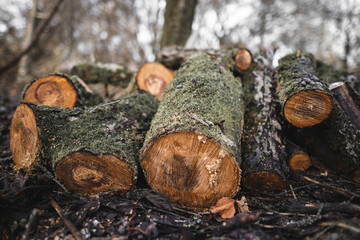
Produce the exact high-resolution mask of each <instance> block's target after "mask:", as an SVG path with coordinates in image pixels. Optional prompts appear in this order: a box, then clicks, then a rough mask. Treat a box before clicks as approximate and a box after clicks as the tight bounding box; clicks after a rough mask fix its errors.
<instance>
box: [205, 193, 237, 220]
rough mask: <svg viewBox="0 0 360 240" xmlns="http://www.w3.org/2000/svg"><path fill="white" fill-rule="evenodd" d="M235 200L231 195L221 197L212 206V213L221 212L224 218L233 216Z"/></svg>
mask: <svg viewBox="0 0 360 240" xmlns="http://www.w3.org/2000/svg"><path fill="white" fill-rule="evenodd" d="M234 202H235V200H234V199H232V198H229V197H223V198H220V199H219V201H218V202H217V203H216V205H215V206H213V207H211V212H212V213H219V214H220V216H221V217H222V218H232V217H233V216H234V215H235V207H234Z"/></svg>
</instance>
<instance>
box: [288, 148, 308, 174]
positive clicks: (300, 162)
mask: <svg viewBox="0 0 360 240" xmlns="http://www.w3.org/2000/svg"><path fill="white" fill-rule="evenodd" d="M286 151H287V153H288V156H289V160H288V165H289V167H290V169H291V170H292V171H305V170H307V169H308V168H309V167H310V166H311V165H312V163H311V158H310V156H309V155H308V154H307V153H306V152H305V151H304V150H302V149H301V148H300V147H297V146H294V145H292V144H287V145H286Z"/></svg>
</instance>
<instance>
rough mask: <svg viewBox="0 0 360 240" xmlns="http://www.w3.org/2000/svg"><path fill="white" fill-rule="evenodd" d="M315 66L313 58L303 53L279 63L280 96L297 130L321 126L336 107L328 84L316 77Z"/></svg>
mask: <svg viewBox="0 0 360 240" xmlns="http://www.w3.org/2000/svg"><path fill="white" fill-rule="evenodd" d="M315 67H316V66H315V60H314V58H313V56H312V55H311V54H306V53H305V54H304V53H301V52H300V51H298V52H297V53H294V54H289V55H287V56H285V57H283V58H281V59H280V61H279V66H278V68H277V71H278V95H279V101H280V104H281V107H282V113H283V115H284V117H285V118H286V120H287V121H288V122H289V123H291V124H292V125H294V126H296V127H300V128H302V127H309V126H313V125H316V124H318V123H321V122H322V121H324V120H325V119H326V118H327V117H328V116H329V115H330V113H331V111H332V108H333V100H332V97H331V94H330V93H329V90H328V85H327V84H326V83H325V82H324V81H322V79H319V78H318V77H317V76H316V73H315Z"/></svg>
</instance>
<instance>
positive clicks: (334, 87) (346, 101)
mask: <svg viewBox="0 0 360 240" xmlns="http://www.w3.org/2000/svg"><path fill="white" fill-rule="evenodd" d="M346 85H347V84H345V83H344V82H335V83H332V84H330V86H329V89H330V91H331V92H332V93H333V96H334V98H335V100H336V102H337V103H338V104H339V106H340V107H341V109H342V110H343V111H344V112H345V113H346V114H347V115H348V117H349V119H350V121H351V122H352V123H353V124H354V126H355V127H356V128H357V129H358V130H360V109H359V106H360V103H359V102H360V101H359V97H358V96H357V95H356V94H355V93H354V92H353V91H352V89H351V88H348V87H347V86H346Z"/></svg>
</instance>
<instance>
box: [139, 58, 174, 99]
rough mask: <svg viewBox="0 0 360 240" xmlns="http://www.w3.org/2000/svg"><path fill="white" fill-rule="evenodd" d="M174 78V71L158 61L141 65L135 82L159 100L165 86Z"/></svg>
mask: <svg viewBox="0 0 360 240" xmlns="http://www.w3.org/2000/svg"><path fill="white" fill-rule="evenodd" d="M173 78H174V72H173V71H171V70H170V69H167V68H166V67H165V66H163V65H162V64H160V63H157V62H152V63H146V64H144V65H142V67H141V68H140V70H139V72H138V74H137V76H136V82H137V85H138V86H139V88H140V89H142V90H145V91H147V92H149V93H151V94H153V95H155V96H156V97H157V99H159V100H161V98H162V95H163V93H164V91H165V88H166V86H167V85H168V84H169V82H170V81H171V80H172V79H173Z"/></svg>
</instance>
